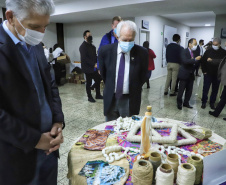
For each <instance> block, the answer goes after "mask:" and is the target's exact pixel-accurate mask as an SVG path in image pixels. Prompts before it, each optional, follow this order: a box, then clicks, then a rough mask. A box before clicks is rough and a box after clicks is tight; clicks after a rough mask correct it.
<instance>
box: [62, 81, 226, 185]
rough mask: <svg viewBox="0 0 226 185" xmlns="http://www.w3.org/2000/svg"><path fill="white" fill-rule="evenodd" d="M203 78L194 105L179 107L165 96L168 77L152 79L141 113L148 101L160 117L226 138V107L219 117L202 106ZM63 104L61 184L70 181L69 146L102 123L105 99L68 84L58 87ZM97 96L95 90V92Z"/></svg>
mask: <svg viewBox="0 0 226 185" xmlns="http://www.w3.org/2000/svg"><path fill="white" fill-rule="evenodd" d="M199 83H200V78H198V79H196V81H195V83H194V89H193V94H192V98H191V100H190V104H191V105H192V106H193V107H194V108H193V109H187V108H183V110H181V111H180V110H178V109H177V107H176V97H170V96H169V95H167V96H164V95H163V94H164V85H165V77H161V78H158V79H155V80H151V81H150V87H151V88H150V89H146V85H144V87H143V93H142V105H141V111H140V115H144V113H145V109H146V106H147V105H152V107H153V116H155V117H161V118H172V119H176V120H182V121H188V122H191V121H194V122H196V123H197V124H199V125H200V126H203V127H207V128H210V129H212V130H213V131H214V132H216V133H217V134H219V135H220V136H222V137H224V138H226V131H225V130H226V122H225V121H223V119H222V118H223V117H226V110H223V112H222V113H221V115H220V116H219V118H214V117H212V116H210V115H209V114H208V112H209V110H210V108H209V106H207V108H206V109H204V110H203V109H201V108H200V107H201V100H200V99H199V98H198V95H197V94H198V85H199ZM59 91H60V96H61V100H62V104H63V112H64V115H65V122H66V127H65V129H64V131H63V134H64V138H65V140H64V143H63V144H62V146H61V148H60V154H61V158H60V160H59V170H58V171H59V173H58V184H59V185H68V180H67V177H66V176H67V155H68V152H69V150H70V147H71V146H72V145H73V143H74V141H75V140H76V138H77V137H79V136H81V135H82V134H83V133H84V132H85V131H86V130H87V129H89V128H92V127H94V126H96V125H98V124H100V123H103V122H104V120H105V118H104V116H103V101H102V100H97V102H96V103H89V102H88V101H87V97H86V91H85V85H83V84H65V85H64V86H61V87H59ZM93 95H94V97H95V93H94V94H93Z"/></svg>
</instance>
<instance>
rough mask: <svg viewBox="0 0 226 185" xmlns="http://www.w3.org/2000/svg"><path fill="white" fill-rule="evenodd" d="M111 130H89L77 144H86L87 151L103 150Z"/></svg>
mask: <svg viewBox="0 0 226 185" xmlns="http://www.w3.org/2000/svg"><path fill="white" fill-rule="evenodd" d="M110 132H111V131H110V130H101V131H100V130H88V131H86V133H85V134H84V135H83V136H82V137H81V138H80V140H79V141H78V142H77V143H84V144H85V146H84V148H85V149H87V150H103V149H104V148H105V144H106V141H107V138H108V135H109V134H110Z"/></svg>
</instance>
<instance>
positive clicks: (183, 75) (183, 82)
mask: <svg viewBox="0 0 226 185" xmlns="http://www.w3.org/2000/svg"><path fill="white" fill-rule="evenodd" d="M196 48H197V41H196V39H194V38H192V39H190V40H189V41H188V48H186V49H184V50H183V51H182V53H181V59H182V63H181V66H180V69H179V73H178V78H179V79H180V82H179V91H178V95H177V108H178V109H179V110H182V105H183V106H184V107H187V108H190V109H191V108H193V107H192V106H191V105H190V104H189V101H190V98H191V95H192V90H193V83H194V80H195V76H194V71H195V67H196V65H197V64H198V63H199V60H200V59H201V56H197V57H196V58H194V53H193V52H194V51H195V50H196ZM184 92H185V98H184V102H183V101H182V97H183V94H184Z"/></svg>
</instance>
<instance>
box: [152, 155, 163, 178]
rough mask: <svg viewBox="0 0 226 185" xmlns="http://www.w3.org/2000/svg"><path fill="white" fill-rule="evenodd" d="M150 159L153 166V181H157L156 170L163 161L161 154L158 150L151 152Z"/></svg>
mask: <svg viewBox="0 0 226 185" xmlns="http://www.w3.org/2000/svg"><path fill="white" fill-rule="evenodd" d="M149 161H150V162H151V164H152V166H153V181H155V176H156V170H157V168H158V167H159V166H160V165H161V163H162V159H161V154H159V153H158V152H151V154H150V157H149Z"/></svg>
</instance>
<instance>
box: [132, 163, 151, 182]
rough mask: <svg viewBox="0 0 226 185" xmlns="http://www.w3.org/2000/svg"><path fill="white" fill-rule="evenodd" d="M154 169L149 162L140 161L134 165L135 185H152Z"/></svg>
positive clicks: (133, 177)
mask: <svg viewBox="0 0 226 185" xmlns="http://www.w3.org/2000/svg"><path fill="white" fill-rule="evenodd" d="M152 180H153V167H152V164H151V163H150V162H149V161H146V160H139V161H136V162H135V163H134V164H133V173H132V182H133V184H134V185H144V184H147V185H151V184H152Z"/></svg>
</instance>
